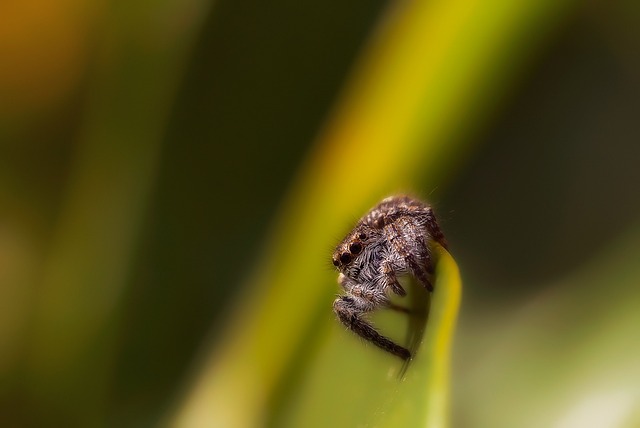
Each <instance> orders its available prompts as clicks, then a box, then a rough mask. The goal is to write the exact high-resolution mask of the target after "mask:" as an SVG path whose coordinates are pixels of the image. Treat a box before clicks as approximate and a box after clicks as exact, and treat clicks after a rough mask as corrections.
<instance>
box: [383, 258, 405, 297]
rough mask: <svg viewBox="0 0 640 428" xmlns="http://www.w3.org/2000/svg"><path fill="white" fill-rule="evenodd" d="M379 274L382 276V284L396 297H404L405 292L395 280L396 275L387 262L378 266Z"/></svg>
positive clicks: (396, 279)
mask: <svg viewBox="0 0 640 428" xmlns="http://www.w3.org/2000/svg"><path fill="white" fill-rule="evenodd" d="M380 274H381V275H382V282H383V283H384V284H385V285H386V286H387V287H389V288H390V289H391V291H393V292H394V293H395V294H397V295H398V296H402V297H404V296H406V295H407V292H406V291H405V289H404V288H402V285H400V283H399V282H398V278H396V273H395V271H394V270H393V268H392V267H391V263H390V262H389V261H388V260H387V261H384V262H382V263H381V265H380Z"/></svg>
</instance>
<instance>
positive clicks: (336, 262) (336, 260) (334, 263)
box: [333, 259, 340, 267]
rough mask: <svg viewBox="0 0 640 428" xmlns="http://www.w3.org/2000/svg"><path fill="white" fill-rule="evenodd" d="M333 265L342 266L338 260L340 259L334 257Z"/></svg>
mask: <svg viewBox="0 0 640 428" xmlns="http://www.w3.org/2000/svg"><path fill="white" fill-rule="evenodd" d="M333 265H334V266H336V267H338V266H340V262H339V261H338V259H333Z"/></svg>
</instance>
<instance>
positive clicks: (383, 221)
mask: <svg viewBox="0 0 640 428" xmlns="http://www.w3.org/2000/svg"><path fill="white" fill-rule="evenodd" d="M432 240H435V241H436V242H438V243H439V244H440V245H442V246H443V247H444V248H447V243H446V240H445V238H444V235H443V234H442V231H441V230H440V227H439V226H438V222H437V221H436V218H435V216H434V214H433V211H432V210H431V207H430V206H429V205H427V204H425V203H424V202H421V201H419V200H417V199H413V198H411V197H409V196H392V197H389V198H386V199H384V200H383V201H382V202H380V203H379V204H378V205H376V206H375V207H374V208H373V209H372V210H371V211H369V212H368V213H367V215H366V216H364V217H363V218H361V219H360V221H358V223H357V224H356V226H355V227H354V229H353V230H352V231H351V232H350V233H349V234H348V235H347V236H346V237H345V238H344V240H343V241H342V242H341V243H340V244H338V246H337V247H336V249H335V251H334V253H333V264H334V266H335V267H337V268H338V270H339V271H340V273H339V275H338V283H339V284H340V285H341V286H342V288H344V291H345V294H344V295H341V296H339V297H338V298H337V299H336V300H335V301H334V302H333V310H334V312H335V313H336V315H337V316H338V319H339V320H340V322H342V323H343V324H344V325H345V326H347V327H348V328H349V329H350V330H351V331H353V332H354V333H356V334H357V335H359V336H360V337H362V338H364V339H366V340H368V341H370V342H372V343H373V344H375V345H376V346H378V347H379V348H382V349H384V350H385V351H387V352H390V353H392V354H394V355H396V356H398V357H400V358H402V359H403V360H408V359H409V358H410V357H411V352H409V350H408V349H406V348H404V347H402V346H400V345H398V344H396V343H394V342H393V341H392V340H390V339H389V338H387V337H385V336H383V335H382V334H380V333H379V332H378V331H377V330H376V329H375V328H374V327H373V326H372V325H371V323H369V322H368V321H367V320H366V319H365V317H364V315H365V314H366V313H367V312H371V311H374V310H376V309H378V308H394V309H397V308H398V307H396V306H395V305H393V304H392V303H391V300H390V299H389V293H390V292H392V293H394V294H397V295H398V296H405V295H406V294H407V293H406V291H405V290H404V288H402V286H401V285H400V283H399V282H398V279H397V276H399V275H403V274H410V275H412V276H414V277H415V278H416V279H417V280H418V281H419V282H420V283H421V284H422V285H424V286H425V287H426V288H427V290H429V291H433V286H432V285H431V282H430V281H429V278H430V276H431V274H432V273H433V264H432V261H431V253H430V250H429V242H430V241H432Z"/></svg>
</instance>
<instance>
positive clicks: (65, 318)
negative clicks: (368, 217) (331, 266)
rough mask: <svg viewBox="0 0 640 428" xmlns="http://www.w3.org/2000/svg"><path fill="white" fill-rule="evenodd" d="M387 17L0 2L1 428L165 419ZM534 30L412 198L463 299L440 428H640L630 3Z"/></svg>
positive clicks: (639, 254) (279, 5)
mask: <svg viewBox="0 0 640 428" xmlns="http://www.w3.org/2000/svg"><path fill="white" fill-rule="evenodd" d="M389 9H390V4H389V3H388V2H381V1H367V2H365V1H354V2H315V3H305V4H303V3H299V2H294V1H288V0H282V1H276V2H268V3H267V2H259V1H252V0H240V1H228V0H220V1H217V2H207V1H204V0H187V1H182V2H177V1H172V0H165V1H161V2H144V1H137V2H118V1H112V2H109V1H96V2H81V1H77V0H63V1H57V2H45V1H39V0H23V1H20V2H18V1H8V2H3V3H2V4H1V5H0V409H1V411H0V414H2V419H3V425H5V426H16V427H20V426H125V427H126V426H131V427H133V426H136V427H138V426H153V425H156V424H159V423H161V422H162V421H165V420H166V417H167V414H169V413H170V412H171V409H173V408H174V407H175V406H176V403H177V402H179V399H180V397H181V396H182V394H183V392H184V390H185V389H188V388H189V386H188V385H189V380H190V379H192V378H193V377H194V376H197V373H198V369H197V367H198V365H199V362H201V361H202V360H203V359H205V358H206V355H207V354H206V353H207V349H209V346H210V344H211V343H216V340H217V339H218V338H219V337H220V336H221V335H222V334H223V332H224V331H225V328H226V327H227V326H226V320H228V319H229V314H230V313H231V312H232V311H233V308H234V307H236V305H238V304H242V299H241V296H244V294H242V293H243V292H246V291H247V290H245V289H243V287H245V286H246V284H247V278H248V276H249V275H250V274H252V273H253V270H252V267H254V266H256V265H257V263H258V261H259V260H260V259H261V257H263V256H264V254H263V252H264V248H265V245H266V244H265V242H266V241H267V240H268V238H269V236H270V235H269V234H270V230H272V229H271V227H272V225H273V224H274V222H275V221H276V219H277V218H278V216H279V215H281V207H282V206H283V203H284V202H283V201H285V199H286V197H287V194H288V192H290V190H291V188H292V187H293V186H295V183H296V180H297V179H298V178H299V177H300V176H301V175H302V174H303V173H304V170H305V168H308V165H310V164H311V163H312V162H313V159H312V158H311V157H312V156H313V154H314V153H317V152H315V151H313V150H314V145H315V144H318V140H317V139H316V137H317V135H318V134H319V132H320V131H321V129H322V128H323V125H324V124H325V122H326V120H327V117H328V116H329V114H330V112H331V111H332V107H333V106H335V105H336V103H337V102H338V101H339V99H340V94H341V91H342V89H343V87H344V85H345V82H346V81H347V80H348V77H349V75H350V72H351V70H352V68H353V66H354V63H355V62H356V60H357V58H358V57H359V54H360V53H361V52H362V50H363V49H364V47H365V46H366V44H367V41H368V40H370V37H371V35H372V34H375V32H376V31H377V29H378V28H379V26H380V25H381V24H380V23H381V22H385V20H387V19H390V16H392V14H393V9H392V10H391V12H389V11H388V10H389ZM489 13H490V11H489ZM554 13H555V14H556V15H554V18H553V19H552V20H550V23H549V25H544V23H539V24H536V25H537V26H538V27H539V29H538V30H536V31H532V32H529V33H526V34H524V35H522V34H519V35H518V37H519V38H518V39H517V42H518V43H519V45H518V44H516V46H515V48H514V49H513V64H508V65H505V67H509V69H510V70H511V69H512V71H510V72H509V73H505V75H506V76H508V78H505V75H502V74H500V75H497V76H496V79H497V81H496V82H494V86H495V87H496V88H497V89H498V90H492V91H488V92H487V93H484V95H483V96H484V97H486V99H485V101H486V102H481V103H477V102H476V103H473V104H472V106H473V111H472V112H470V113H468V114H469V115H470V117H472V118H475V119H474V120H473V126H470V130H471V131H470V132H465V133H454V134H452V135H451V136H450V138H451V144H457V145H459V146H460V147H462V149H460V150H458V151H456V158H455V160H454V161H450V160H448V161H447V163H446V165H447V167H446V171H445V172H443V173H442V174H441V180H440V181H439V182H438V183H437V184H436V185H434V184H433V183H432V182H431V181H429V183H428V184H424V185H422V184H421V183H419V182H416V183H414V188H412V189H409V190H411V191H413V192H416V193H418V194H421V195H424V196H427V197H428V198H429V200H430V201H431V202H432V203H433V204H434V206H435V208H436V211H437V213H438V214H439V217H440V219H441V223H442V226H443V228H444V230H445V232H446V234H447V236H448V239H449V241H450V242H451V247H452V249H453V254H454V256H455V257H456V259H457V261H458V263H459V265H460V268H461V271H462V274H463V278H464V283H465V288H464V293H465V295H464V301H463V306H462V312H461V318H460V323H459V329H458V335H457V337H456V348H455V353H454V355H455V357H454V369H453V376H454V383H453V391H454V393H453V399H452V402H453V425H454V426H480V427H484V426H492V427H496V426H505V427H506V426H562V427H574V426H576V427H577V426H581V427H585V426H611V427H615V426H634V425H633V424H634V423H636V424H637V423H640V413H639V412H638V410H637V409H638V408H640V406H638V403H639V402H640V368H639V367H640V365H638V364H637V361H638V359H639V358H640V334H639V333H638V329H639V328H640V287H639V285H640V267H639V266H638V261H639V260H640V197H639V196H640V193H639V190H638V184H639V183H640V167H639V165H640V144H638V142H639V141H640V121H639V119H638V112H639V111H640V6H638V3H637V2H633V1H615V2H605V1H587V2H563V7H562V8H557V10H555V11H554ZM416 55H420V52H416ZM451 55H453V56H455V52H453V53H451ZM503 78H504V81H503V80H500V79H503ZM462 96H464V94H463V95H462ZM393 108H394V106H393V105H390V106H389V109H393ZM466 126H467V125H466V124H465V123H460V124H459V127H460V128H461V129H464V128H465V127H466ZM388 150H389V151H390V153H392V152H393V150H394V146H393V144H390V145H389V147H388ZM342 173H343V171H340V170H336V171H333V174H335V175H336V176H339V175H340V174H342ZM367 179H368V177H367V175H366V174H361V175H360V176H359V177H358V178H357V179H356V180H353V179H352V176H349V179H348V180H347V181H345V183H344V185H345V186H349V187H350V188H352V189H353V191H357V189H358V186H359V185H360V183H359V180H363V181H366V180H367ZM309 198H313V195H309ZM354 214H355V215H356V216H357V215H358V213H357V212H354ZM343 227H344V228H343V229H342V230H338V231H337V232H336V231H334V230H331V231H328V233H331V234H339V233H341V232H342V231H344V230H346V227H348V225H344V226H343ZM335 237H336V238H339V235H336V236H335ZM331 239H333V236H332V237H331ZM300 251H301V252H303V251H305V249H304V248H300ZM327 251H330V249H329V250H327ZM319 263H324V261H319ZM331 286H333V283H331V284H328V285H327V287H331ZM332 292H334V291H333V290H332ZM238 302H240V303H238ZM524 421H526V422H524Z"/></svg>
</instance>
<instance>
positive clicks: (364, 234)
mask: <svg viewBox="0 0 640 428" xmlns="http://www.w3.org/2000/svg"><path fill="white" fill-rule="evenodd" d="M358 238H360V240H361V241H364V240H365V239H367V234H366V233H362V232H361V233H360V234H359V235H358Z"/></svg>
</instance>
